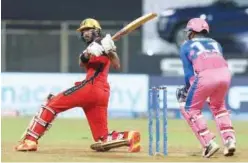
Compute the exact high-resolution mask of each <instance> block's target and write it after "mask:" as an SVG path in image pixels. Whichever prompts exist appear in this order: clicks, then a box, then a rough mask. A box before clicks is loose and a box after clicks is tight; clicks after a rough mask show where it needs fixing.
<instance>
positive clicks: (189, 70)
mask: <svg viewBox="0 0 248 163" xmlns="http://www.w3.org/2000/svg"><path fill="white" fill-rule="evenodd" d="M180 57H181V60H182V63H183V70H184V79H185V85H186V88H187V89H189V87H190V78H191V77H193V76H194V69H193V66H192V62H191V61H190V60H189V59H188V50H187V45H185V44H184V45H183V46H182V47H181V49H180Z"/></svg>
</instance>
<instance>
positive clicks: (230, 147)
mask: <svg viewBox="0 0 248 163" xmlns="http://www.w3.org/2000/svg"><path fill="white" fill-rule="evenodd" d="M235 151H236V142H235V140H234V139H232V138H229V139H227V141H226V143H225V147H224V152H223V153H224V156H233V155H234V152H235Z"/></svg>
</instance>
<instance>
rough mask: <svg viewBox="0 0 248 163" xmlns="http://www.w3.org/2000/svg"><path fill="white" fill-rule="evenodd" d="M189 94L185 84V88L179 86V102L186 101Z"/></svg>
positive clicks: (177, 94)
mask: <svg viewBox="0 0 248 163" xmlns="http://www.w3.org/2000/svg"><path fill="white" fill-rule="evenodd" d="M187 94H188V90H187V88H186V86H184V87H183V88H177V91H176V96H177V101H178V102H179V103H180V102H185V101H186V98H187Z"/></svg>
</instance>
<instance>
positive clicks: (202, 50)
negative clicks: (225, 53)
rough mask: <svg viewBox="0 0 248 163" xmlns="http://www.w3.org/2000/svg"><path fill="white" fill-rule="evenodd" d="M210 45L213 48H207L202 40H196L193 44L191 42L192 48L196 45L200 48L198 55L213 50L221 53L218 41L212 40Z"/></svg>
mask: <svg viewBox="0 0 248 163" xmlns="http://www.w3.org/2000/svg"><path fill="white" fill-rule="evenodd" d="M208 45H211V46H212V49H206V47H204V46H203V44H202V43H201V42H194V43H193V44H191V47H192V48H194V47H196V48H197V49H198V50H199V51H198V52H197V53H196V54H197V55H200V54H201V53H204V52H207V53H211V52H215V53H216V52H217V53H219V54H221V52H220V49H219V47H218V44H217V42H210V43H208Z"/></svg>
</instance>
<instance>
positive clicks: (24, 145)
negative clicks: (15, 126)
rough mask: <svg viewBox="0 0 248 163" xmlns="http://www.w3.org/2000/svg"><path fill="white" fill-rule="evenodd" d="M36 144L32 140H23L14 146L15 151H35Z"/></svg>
mask: <svg viewBox="0 0 248 163" xmlns="http://www.w3.org/2000/svg"><path fill="white" fill-rule="evenodd" d="M37 147H38V144H37V143H36V142H35V141H32V140H28V139H26V140H23V141H21V142H20V144H18V145H17V146H16V147H15V150H16V151H21V152H26V151H37Z"/></svg>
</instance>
